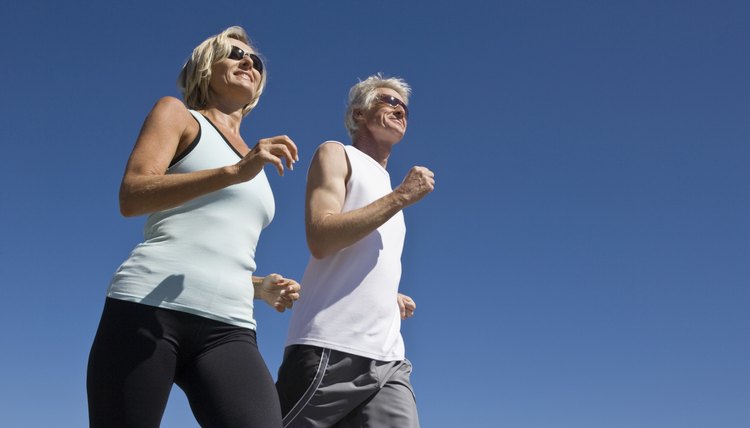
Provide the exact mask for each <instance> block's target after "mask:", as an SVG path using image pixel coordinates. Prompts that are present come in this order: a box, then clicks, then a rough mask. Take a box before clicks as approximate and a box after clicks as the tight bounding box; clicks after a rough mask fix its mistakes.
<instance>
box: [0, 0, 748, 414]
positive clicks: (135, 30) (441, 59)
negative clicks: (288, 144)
mask: <svg viewBox="0 0 750 428" xmlns="http://www.w3.org/2000/svg"><path fill="white" fill-rule="evenodd" d="M748 22H750V3H748V2H747V1H731V0H728V1H718V2H717V1H692V0H684V1H663V0H652V1H627V2H614V1H565V2H562V1H551V0H550V1H520V0H518V1H492V2H491V1H486V2H482V1H475V0H468V1H460V2H457V1H431V2H419V1H399V2H396V1H388V0H386V1H380V2H354V1H351V2H345V1H330V2H324V1H278V2H250V1H244V2H225V1H212V2H205V1H203V2H198V1H194V0H188V1H181V2H171V3H170V2H154V1H140V0H136V1H127V2H83V1H81V2H52V1H46V2H45V1H36V0H30V1H27V2H14V3H9V4H5V5H3V6H2V7H1V11H0V36H2V38H1V40H2V41H3V58H4V59H3V61H2V67H0V79H1V81H2V82H3V84H4V85H3V90H2V95H3V96H2V101H3V102H2V107H1V111H2V114H1V115H0V129H2V138H0V141H2V149H3V150H2V160H0V163H1V164H2V168H0V178H2V186H1V187H0V192H2V193H1V194H0V200H1V201H2V202H1V203H2V208H1V209H0V224H1V225H2V239H0V262H1V264H0V278H2V298H1V299H0V337H1V338H2V342H3V345H2V351H1V352H0V379H2V382H0V385H1V386H0V392H1V393H2V397H0V421H2V422H1V423H2V425H3V426H7V427H50V426H56V427H82V426H86V425H87V419H86V418H87V415H86V395H85V368H86V359H87V356H88V350H89V347H90V345H91V341H92V339H93V336H94V333H95V329H96V326H97V323H98V320H99V316H100V313H101V309H102V305H103V301H104V293H105V290H106V287H107V284H108V281H109V279H110V276H111V275H112V273H113V272H114V270H115V269H116V268H117V266H118V265H119V264H120V263H121V262H122V261H123V260H124V258H125V257H126V256H127V255H128V253H129V252H130V250H131V248H132V247H133V246H134V245H135V244H136V243H137V242H138V241H139V239H140V238H141V229H142V225H143V221H144V219H143V218H142V217H141V218H135V219H125V218H123V217H121V216H120V215H119V212H118V205H117V192H118V187H119V182H120V179H121V176H122V172H123V169H124V166H125V162H126V160H127V157H128V155H129V153H130V150H131V148H132V145H133V143H134V141H135V139H136V136H137V134H138V131H139V129H140V126H141V123H142V121H143V119H144V118H145V116H146V114H147V112H148V111H149V109H150V108H151V107H152V106H153V104H154V102H155V101H156V100H157V99H158V98H159V97H161V96H164V95H178V92H177V90H176V86H175V80H176V77H177V73H178V71H179V69H180V67H181V66H182V64H183V62H184V60H185V59H186V57H187V56H188V55H189V53H190V51H191V50H192V48H193V47H194V46H196V45H197V44H198V43H200V42H201V41H202V40H203V39H205V38H206V37H208V36H210V35H213V34H216V33H217V32H219V31H221V30H222V29H224V28H225V27H227V26H229V25H235V24H238V25H242V26H244V27H245V28H246V29H247V30H248V33H249V34H250V36H251V37H252V38H253V40H254V41H255V42H256V44H257V47H258V48H259V50H260V51H261V52H262V53H263V54H264V55H265V57H266V58H267V67H268V70H269V81H268V86H267V90H266V92H265V94H264V95H263V98H262V99H261V102H260V105H259V107H258V108H257V109H256V110H255V111H254V112H253V113H252V114H251V115H250V116H249V117H248V118H247V119H246V120H245V121H244V123H243V129H242V131H243V135H244V137H245V139H246V141H247V142H248V144H250V145H252V144H254V142H255V141H257V140H258V139H259V138H263V137H268V136H272V135H278V134H287V135H289V136H290V137H291V138H292V139H294V141H295V142H296V143H297V145H298V146H299V148H300V153H301V154H300V158H301V159H300V162H299V163H298V164H297V166H298V168H297V169H296V170H295V171H293V172H288V173H287V174H286V175H285V176H284V177H279V176H278V175H276V173H275V172H274V171H273V170H272V169H270V168H267V169H266V171H267V173H268V175H269V179H270V180H271V184H272V187H273V189H274V192H275V195H276V203H277V213H276V218H275V220H274V222H273V223H272V224H271V226H270V227H269V228H268V229H266V231H265V232H264V235H263V236H262V238H261V243H260V246H259V250H258V255H259V256H258V260H257V261H258V267H259V273H260V274H267V273H271V272H280V273H282V274H284V275H286V276H290V277H295V278H300V277H301V275H302V272H303V270H304V267H305V264H306V261H307V257H308V253H307V248H306V245H305V241H304V227H303V200H304V183H305V173H306V170H307V165H309V161H310V158H311V156H312V154H313V151H314V149H315V147H316V146H317V145H318V144H320V143H321V142H323V141H325V140H328V139H337V140H340V141H347V136H346V132H345V130H344V127H343V124H342V116H343V112H344V108H345V103H346V93H347V90H348V88H349V87H350V86H351V85H353V84H354V83H356V82H357V79H363V78H366V77H367V76H368V75H371V74H373V73H376V72H379V71H382V72H385V73H387V74H389V75H397V76H402V77H404V78H405V79H407V80H408V81H409V82H410V83H411V84H412V85H413V87H414V95H413V97H412V102H411V105H410V108H411V120H410V122H409V130H408V132H407V136H406V138H405V139H404V140H403V141H402V143H401V144H400V145H399V146H397V147H396V150H395V152H394V153H393V156H392V158H391V160H390V161H389V164H388V167H389V170H390V172H391V177H392V179H393V182H394V183H393V184H394V185H397V184H399V183H400V181H401V179H402V178H403V176H404V175H405V174H406V171H408V169H409V168H410V167H411V166H412V165H424V166H427V167H428V168H430V169H432V170H433V171H434V172H435V175H436V189H435V191H434V192H433V193H432V194H431V195H429V196H428V197H426V198H425V199H424V200H423V201H422V202H420V203H419V204H417V205H415V206H412V207H410V208H407V210H406V211H405V216H406V222H407V228H408V233H407V242H406V249H405V253H404V257H403V262H404V274H403V279H402V290H403V291H404V292H405V293H407V294H409V295H411V296H413V297H414V299H415V300H416V301H417V305H418V308H417V311H416V316H415V317H414V318H413V319H410V320H408V321H407V322H405V323H404V326H403V334H404V337H405V340H406V344H407V355H408V357H409V358H410V359H411V360H412V362H413V363H414V366H415V371H414V374H413V378H412V380H413V383H414V386H415V389H416V392H417V398H418V404H419V410H420V415H421V420H422V426H424V427H428V428H432V427H459V426H460V427H464V426H467V427H468V426H471V427H514V428H526V427H528V428H547V427H550V428H567V427H570V428H586V427H590V428H603V427H607V428H619V427H622V428H632V427H636V428H649V427H654V428H666V427H675V428H706V427H710V428H717V427H722V428H747V427H748V426H750V310H749V309H750V258H749V256H750V168H748V167H749V166H750V144H749V143H750V141H749V139H748V137H750V120H748V113H750V83H749V80H748V76H750V55H749V54H750V49H749V48H748V46H749V45H748V41H750V26H749V25H748ZM288 316H289V314H281V315H279V314H276V313H275V312H273V311H272V310H270V309H267V308H265V307H261V308H259V309H258V310H257V318H258V321H259V340H260V348H261V352H262V353H263V355H264V357H265V358H266V361H267V363H268V366H269V368H270V370H271V372H272V373H273V374H274V376H275V373H276V370H277V368H278V365H279V363H280V360H281V355H282V343H283V339H284V336H285V334H286V326H287V322H288ZM163 426H164V427H192V426H197V425H196V423H195V421H194V419H193V417H192V414H191V413H190V410H189V408H188V406H187V404H186V400H185V397H184V394H183V393H182V392H181V391H180V390H179V389H177V388H175V389H174V390H173V393H172V396H171V398H170V402H169V405H168V408H167V411H166V414H165V416H164V420H163Z"/></svg>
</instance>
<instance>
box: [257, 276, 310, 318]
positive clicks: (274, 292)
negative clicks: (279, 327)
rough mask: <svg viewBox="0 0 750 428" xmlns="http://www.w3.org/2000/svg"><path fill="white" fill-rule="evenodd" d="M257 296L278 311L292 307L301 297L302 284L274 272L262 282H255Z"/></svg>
mask: <svg viewBox="0 0 750 428" xmlns="http://www.w3.org/2000/svg"><path fill="white" fill-rule="evenodd" d="M254 286H255V298H256V299H263V300H264V301H265V302H266V303H268V304H269V305H270V306H271V307H273V308H274V309H276V310H277V311H278V312H284V311H285V310H287V309H291V308H292V305H294V302H295V301H296V300H298V299H299V290H300V285H299V284H298V283H297V281H295V280H293V279H289V278H284V277H283V276H281V275H279V274H277V273H272V274H270V275H268V276H266V277H265V278H263V281H262V282H260V283H256V284H254Z"/></svg>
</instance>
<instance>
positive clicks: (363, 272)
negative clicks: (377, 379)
mask: <svg viewBox="0 0 750 428" xmlns="http://www.w3.org/2000/svg"><path fill="white" fill-rule="evenodd" d="M338 144H341V143H338ZM344 147H345V150H346V155H347V157H348V158H349V163H350V164H351V177H350V178H349V181H348V182H347V183H346V199H345V200H344V206H343V209H342V211H343V212H346V211H352V210H355V209H357V208H360V207H363V206H365V205H368V204H370V203H371V202H373V201H375V200H376V199H379V198H381V197H383V196H385V195H386V194H388V193H390V192H392V190H393V189H392V188H391V179H390V175H389V174H388V172H387V171H386V170H385V168H383V167H382V166H381V165H380V164H379V163H377V162H375V160H374V159H372V158H371V157H370V156H368V155H366V154H364V153H362V152H361V151H359V150H358V149H356V148H355V147H353V146H344ZM405 233H406V228H405V226H404V216H403V213H402V212H401V211H399V212H398V213H396V214H395V215H394V216H393V217H391V218H390V219H389V220H388V221H387V222H386V223H385V224H383V225H382V226H380V227H379V228H377V229H376V230H375V231H373V232H372V233H370V234H369V235H367V236H365V237H364V238H362V239H361V240H359V241H358V242H356V243H355V244H353V245H351V246H349V247H347V248H345V249H343V250H341V251H339V252H337V253H336V254H333V255H331V256H328V257H326V258H324V259H320V260H319V259H316V258H314V257H311V258H310V261H309V263H308V265H307V269H306V270H305V274H304V276H303V277H302V284H301V285H302V291H301V295H300V299H299V301H297V302H296V303H295V304H294V309H293V310H292V316H291V320H290V324H289V334H288V336H287V341H286V345H287V346H288V345H294V344H306V345H313V346H320V347H324V348H331V349H335V350H338V351H342V352H347V353H350V354H355V355H360V356H364V357H367V358H372V359H375V360H381V361H395V360H402V359H404V341H403V339H402V338H401V317H400V315H399V310H398V304H397V303H396V295H397V293H398V285H399V281H400V280H401V251H402V249H403V246H404V236H405Z"/></svg>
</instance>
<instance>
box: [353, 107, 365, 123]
mask: <svg viewBox="0 0 750 428" xmlns="http://www.w3.org/2000/svg"><path fill="white" fill-rule="evenodd" d="M352 117H353V118H354V121H355V122H359V121H361V120H364V118H365V112H363V111H362V110H360V109H356V110H354V112H352Z"/></svg>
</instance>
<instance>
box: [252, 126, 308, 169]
mask: <svg viewBox="0 0 750 428" xmlns="http://www.w3.org/2000/svg"><path fill="white" fill-rule="evenodd" d="M256 147H258V148H259V149H260V150H261V151H265V152H267V153H268V154H269V155H270V156H269V157H268V162H269V163H272V164H273V165H274V166H275V167H276V170H277V171H278V172H279V175H284V164H286V167H287V168H288V169H289V170H292V171H293V170H294V163H295V162H297V161H298V160H299V153H298V151H297V145H296V144H294V141H292V139H291V138H289V137H288V136H286V135H278V136H276V137H271V138H263V139H261V140H259V141H258V144H257V146H256ZM282 159H283V160H284V162H283V163H282Z"/></svg>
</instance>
